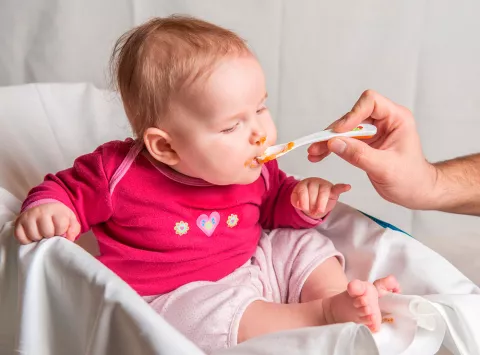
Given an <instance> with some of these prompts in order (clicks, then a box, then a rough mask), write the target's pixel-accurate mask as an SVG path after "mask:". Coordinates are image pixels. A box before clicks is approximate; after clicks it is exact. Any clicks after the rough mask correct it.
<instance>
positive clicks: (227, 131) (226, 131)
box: [221, 122, 238, 133]
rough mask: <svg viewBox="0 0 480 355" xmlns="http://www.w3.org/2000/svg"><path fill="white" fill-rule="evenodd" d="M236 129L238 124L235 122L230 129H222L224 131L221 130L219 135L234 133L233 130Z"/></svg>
mask: <svg viewBox="0 0 480 355" xmlns="http://www.w3.org/2000/svg"><path fill="white" fill-rule="evenodd" d="M237 127H238V122H237V123H235V125H234V126H232V127H230V128H227V129H224V130H222V131H221V133H231V132H233V131H235V129H237Z"/></svg>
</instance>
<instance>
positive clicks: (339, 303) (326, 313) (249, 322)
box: [238, 257, 381, 342]
mask: <svg viewBox="0 0 480 355" xmlns="http://www.w3.org/2000/svg"><path fill="white" fill-rule="evenodd" d="M344 322H355V323H360V324H365V325H367V326H368V327H369V328H370V329H371V330H372V331H376V330H377V329H378V327H379V326H380V323H381V314H380V308H379V306H378V292H377V290H376V288H375V286H374V285H373V284H371V283H368V282H363V281H359V280H354V281H352V282H350V283H349V282H348V280H347V278H346V276H345V274H344V272H343V269H342V267H341V265H340V263H339V262H338V260H337V258H336V257H332V258H329V259H327V260H326V261H325V262H323V263H322V264H321V265H319V266H318V267H317V268H316V269H315V270H314V271H313V272H312V273H311V274H310V276H309V277H308V278H307V280H306V282H305V284H304V287H303V289H302V293H301V303H297V304H277V303H269V302H264V301H256V302H253V303H252V304H251V305H250V306H249V307H248V308H247V309H246V310H245V313H244V314H243V316H242V319H241V321H240V327H239V333H238V342H242V341H245V340H248V339H250V338H253V337H256V336H259V335H263V334H267V333H271V332H276V331H282V330H288V329H296V328H301V327H309V326H320V325H326V324H333V323H344Z"/></svg>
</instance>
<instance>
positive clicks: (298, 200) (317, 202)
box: [291, 178, 350, 219]
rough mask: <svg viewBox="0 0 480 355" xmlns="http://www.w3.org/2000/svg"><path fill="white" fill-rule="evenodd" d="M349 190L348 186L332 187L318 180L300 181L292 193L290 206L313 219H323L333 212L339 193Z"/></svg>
mask: <svg viewBox="0 0 480 355" xmlns="http://www.w3.org/2000/svg"><path fill="white" fill-rule="evenodd" d="M349 190H350V185H346V184H337V185H333V184H332V183H331V182H329V181H327V180H323V179H320V178H308V179H305V180H302V181H300V182H299V183H298V184H297V186H295V188H294V189H293V192H292V197H291V201H292V205H293V207H296V208H298V209H299V210H301V211H303V213H305V214H306V215H307V216H309V217H311V218H315V219H319V218H322V217H324V216H325V215H326V214H327V213H328V212H330V211H331V210H333V207H334V206H335V204H336V203H337V200H338V197H339V196H340V194H341V193H344V192H347V191H349Z"/></svg>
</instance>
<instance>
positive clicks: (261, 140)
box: [255, 136, 267, 146]
mask: <svg viewBox="0 0 480 355" xmlns="http://www.w3.org/2000/svg"><path fill="white" fill-rule="evenodd" d="M266 141H267V136H262V137H259V138H258V139H257V140H256V141H255V144H256V145H258V146H260V145H263V144H265V142H266Z"/></svg>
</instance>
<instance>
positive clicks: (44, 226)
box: [15, 202, 80, 244]
mask: <svg viewBox="0 0 480 355" xmlns="http://www.w3.org/2000/svg"><path fill="white" fill-rule="evenodd" d="M79 233H80V224H79V223H78V221H77V217H76V216H75V214H74V213H73V212H72V211H71V210H70V209H69V208H68V207H67V206H65V205H64V204H63V203H60V202H55V203H46V204H43V205H40V206H37V207H32V208H30V209H28V210H26V211H25V212H23V213H22V214H21V215H20V216H19V217H18V218H17V221H16V222H15V237H16V238H17V239H18V241H19V242H20V243H21V244H29V243H32V242H38V241H40V240H42V239H43V238H50V237H53V236H54V235H64V234H65V237H66V238H67V239H69V240H73V239H74V238H75V237H76V236H77V235H78V234H79Z"/></svg>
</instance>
